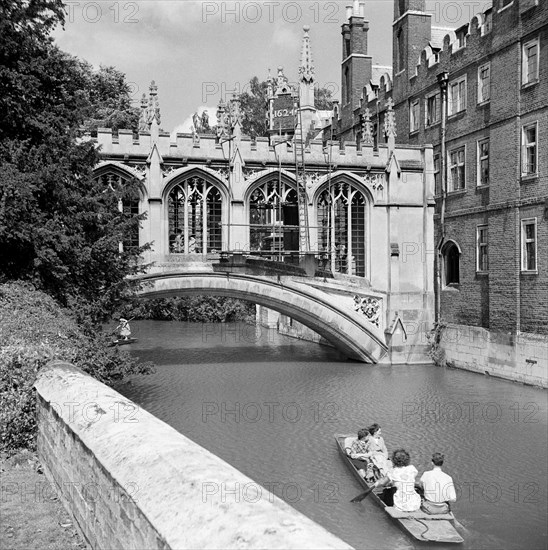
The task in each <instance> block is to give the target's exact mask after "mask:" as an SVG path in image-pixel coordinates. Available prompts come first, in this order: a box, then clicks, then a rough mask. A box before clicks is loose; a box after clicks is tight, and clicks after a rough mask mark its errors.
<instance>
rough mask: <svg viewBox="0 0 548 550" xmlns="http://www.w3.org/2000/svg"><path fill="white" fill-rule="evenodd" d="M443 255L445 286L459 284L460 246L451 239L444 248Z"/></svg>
mask: <svg viewBox="0 0 548 550" xmlns="http://www.w3.org/2000/svg"><path fill="white" fill-rule="evenodd" d="M442 257H443V272H444V273H443V275H444V283H445V286H450V285H458V284H459V283H460V251H459V247H458V246H457V245H456V244H455V243H454V242H453V241H449V242H448V243H447V244H446V245H445V247H444V248H443V251H442Z"/></svg>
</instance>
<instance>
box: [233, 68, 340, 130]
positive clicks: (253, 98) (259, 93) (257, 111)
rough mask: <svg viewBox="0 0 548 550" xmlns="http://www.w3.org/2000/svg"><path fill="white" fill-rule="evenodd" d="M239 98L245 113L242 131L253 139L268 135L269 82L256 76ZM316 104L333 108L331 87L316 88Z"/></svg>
mask: <svg viewBox="0 0 548 550" xmlns="http://www.w3.org/2000/svg"><path fill="white" fill-rule="evenodd" d="M239 99H240V107H241V109H242V114H243V116H242V132H243V133H244V134H245V135H246V136H250V137H251V138H252V139H255V138H256V137H266V136H268V83H267V82H266V81H263V82H261V81H260V80H259V79H258V77H256V76H254V77H253V78H252V79H251V80H250V81H249V83H248V86H247V89H246V91H245V92H242V93H241V94H240V95H239ZM314 106H315V107H316V109H320V110H330V109H333V95H332V92H331V90H330V89H329V88H318V87H316V88H314Z"/></svg>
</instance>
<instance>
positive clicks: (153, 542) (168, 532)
mask: <svg viewBox="0 0 548 550" xmlns="http://www.w3.org/2000/svg"><path fill="white" fill-rule="evenodd" d="M35 388H36V391H37V411H38V453H39V456H40V460H41V462H42V464H43V466H44V470H45V473H46V475H47V477H48V478H49V480H50V482H52V483H54V484H55V485H56V486H57V487H58V489H59V493H60V495H61V497H62V499H63V501H64V503H65V506H66V507H67V509H68V511H69V512H70V513H71V514H72V516H73V517H74V521H75V524H76V525H77V526H78V527H79V529H80V530H81V532H82V534H83V535H84V537H85V538H86V540H87V542H88V543H89V544H90V546H91V547H92V548H97V549H105V550H106V549H111V548H124V549H144V548H146V549H147V550H152V549H155V548H158V549H163V550H164V549H170V548H177V549H183V548H193V549H194V548H351V547H350V546H348V545H347V544H346V543H344V542H343V541H342V540H340V539H338V538H337V537H335V536H334V535H332V534H331V533H329V532H328V531H326V530H325V529H324V528H323V527H321V526H319V525H318V524H316V523H314V522H313V521H312V520H310V519H308V518H306V517H305V516H303V515H302V514H301V513H299V512H297V511H296V510H294V509H293V508H291V507H290V506H289V505H287V504H286V503H284V502H283V501H282V500H280V499H279V498H277V497H276V496H274V495H272V494H271V493H269V492H268V491H267V490H266V489H263V488H261V487H260V486H259V485H258V484H256V483H254V482H253V481H252V480H251V479H250V478H248V477H246V476H245V475H244V474H242V473H241V472H239V471H238V470H236V469H235V468H233V467H232V466H230V465H228V464H227V463H225V462H223V461H222V460H221V459H220V458H219V457H217V456H215V455H213V454H212V453H210V452H209V451H207V450H206V449H204V448H202V447H200V446H199V445H197V444H196V443H194V442H192V441H191V440H189V439H188V438H186V437H185V436H183V435H182V434H180V433H179V432H177V431H176V430H174V429H173V428H171V427H170V426H168V425H167V424H165V423H164V422H162V421H160V420H159V419H157V418H155V417H154V416H153V415H151V414H149V413H147V412H146V411H144V410H143V409H140V408H139V407H137V405H135V404H134V403H132V402H131V401H129V400H128V399H126V398H124V397H123V396H122V395H120V394H119V393H117V392H116V391H114V390H112V389H110V388H108V387H107V386H105V385H104V384H102V383H100V382H98V381H97V380H95V379H93V378H91V377H90V376H88V375H86V374H85V373H83V372H82V371H80V370H79V369H77V368H75V367H73V366H72V365H69V364H67V363H62V362H53V363H51V364H50V365H48V366H47V367H46V368H45V369H44V370H43V371H42V372H41V373H40V376H39V377H38V380H37V382H36V384H35ZM249 487H251V488H252V489H253V490H252V491H250V492H249V494H252V496H253V498H246V494H248V493H246V490H247V489H248V488H249ZM223 488H224V490H223ZM231 491H232V492H231ZM258 492H259V494H260V495H261V497H260V498H259V499H257V494H258Z"/></svg>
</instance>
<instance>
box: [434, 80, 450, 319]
mask: <svg viewBox="0 0 548 550" xmlns="http://www.w3.org/2000/svg"><path fill="white" fill-rule="evenodd" d="M448 80H449V73H447V72H445V71H444V72H442V73H439V74H438V84H439V87H440V98H441V128H440V146H441V149H440V183H441V212H440V233H441V237H440V240H439V242H438V243H437V245H436V246H437V251H436V252H437V254H436V259H437V265H436V322H437V323H439V322H440V319H441V266H442V257H441V245H442V244H443V241H444V240H445V201H446V197H447V158H446V157H447V154H446V147H445V139H446V130H447V82H448Z"/></svg>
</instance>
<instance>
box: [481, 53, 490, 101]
mask: <svg viewBox="0 0 548 550" xmlns="http://www.w3.org/2000/svg"><path fill="white" fill-rule="evenodd" d="M486 68H487V70H488V71H489V76H488V82H489V84H488V88H487V97H484V95H483V93H482V90H483V89H484V88H485V87H484V86H482V85H481V84H482V80H481V72H482V70H484V69H486ZM490 101H491V62H490V61H488V62H487V63H483V64H482V65H480V66H479V67H478V105H483V104H484V103H489V102H490Z"/></svg>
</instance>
